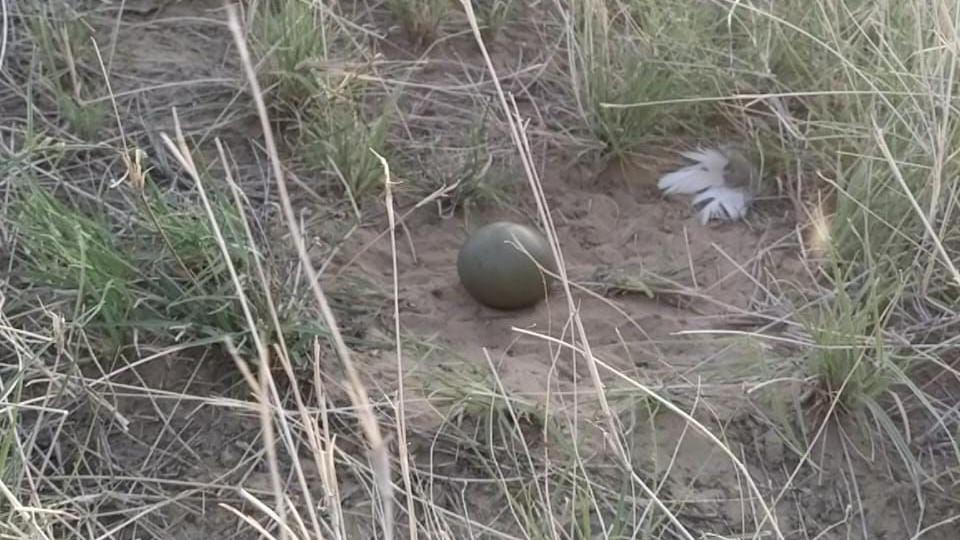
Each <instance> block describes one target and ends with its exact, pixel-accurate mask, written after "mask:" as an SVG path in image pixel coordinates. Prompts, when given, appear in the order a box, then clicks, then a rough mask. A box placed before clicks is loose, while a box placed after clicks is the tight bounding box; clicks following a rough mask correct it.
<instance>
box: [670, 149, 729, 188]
mask: <svg viewBox="0 0 960 540" xmlns="http://www.w3.org/2000/svg"><path fill="white" fill-rule="evenodd" d="M681 155H682V156H683V157H685V158H687V159H689V160H691V161H695V162H696V163H694V164H693V165H688V166H686V167H683V168H682V169H679V170H676V171H674V172H672V173H669V174H665V175H663V176H662V177H660V180H659V181H658V182H657V187H659V188H660V189H661V190H663V192H664V194H667V195H669V194H671V193H687V194H690V193H698V192H700V191H703V190H705V189H707V188H711V187H718V186H723V185H724V183H725V182H724V170H725V169H726V167H727V163H729V160H728V159H727V156H725V155H723V153H722V152H720V151H719V150H714V149H708V150H698V151H696V152H683V153H682V154H681Z"/></svg>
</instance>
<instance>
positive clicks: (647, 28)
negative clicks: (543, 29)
mask: <svg viewBox="0 0 960 540" xmlns="http://www.w3.org/2000/svg"><path fill="white" fill-rule="evenodd" d="M566 15H567V20H568V21H569V22H568V23H567V28H566V31H567V33H568V35H569V38H568V42H569V43H571V47H570V50H569V70H570V73H569V76H570V78H571V83H572V85H571V86H572V88H573V90H574V93H575V99H576V104H577V108H578V110H579V112H580V115H581V116H582V119H583V121H584V123H585V124H586V126H587V127H588V128H589V130H590V132H591V134H592V136H593V137H594V139H595V140H596V141H597V142H599V143H600V145H601V146H602V148H603V151H604V152H605V153H607V154H610V155H614V156H617V157H624V156H626V155H627V154H628V153H630V152H631V151H632V150H634V149H635V148H636V147H637V145H639V144H640V143H641V142H643V141H644V140H649V139H650V138H651V136H655V135H662V134H663V133H664V132H666V131H668V130H671V129H676V128H677V127H680V126H683V125H684V120H686V119H690V118H693V119H694V120H692V122H693V123H694V124H697V123H699V122H702V120H703V119H702V118H697V113H699V112H702V111H703V110H704V107H701V106H698V105H697V104H696V103H686V104H683V105H682V106H681V105H678V104H669V103H662V102H669V101H670V100H674V99H678V98H682V97H691V96H696V95H698V94H702V93H703V92H705V91H707V92H709V91H711V90H712V89H714V88H717V87H718V86H719V83H718V82H717V81H718V80H720V79H721V78H722V77H721V74H720V72H719V70H718V69H717V68H716V66H715V64H713V62H714V61H715V59H716V56H717V55H716V52H715V51H714V50H713V49H711V48H710V47H709V46H710V45H711V44H712V40H713V38H714V36H715V33H716V30H715V27H716V25H717V22H718V18H717V17H716V11H715V10H713V9H710V8H708V7H706V6H702V7H699V8H698V9H688V8H682V7H680V6H675V5H672V3H669V2H668V3H663V2H652V1H651V2H648V1H640V2H632V3H619V2H618V3H614V4H609V5H608V3H606V2H600V1H596V0H578V1H576V2H573V3H572V4H571V8H570V11H569V13H567V14H566Z"/></svg>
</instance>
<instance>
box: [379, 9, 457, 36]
mask: <svg viewBox="0 0 960 540" xmlns="http://www.w3.org/2000/svg"><path fill="white" fill-rule="evenodd" d="M387 7H388V8H389V9H390V12H391V13H392V14H393V16H394V17H396V19H397V20H398V21H399V22H400V25H401V26H402V27H403V30H404V31H405V32H406V33H407V36H408V37H409V38H410V40H411V41H413V43H414V44H415V45H417V46H424V45H428V44H430V43H432V42H433V41H434V40H435V39H436V38H437V35H438V33H439V30H440V24H441V23H442V22H443V21H444V19H445V18H446V16H447V11H448V10H449V9H450V2H449V1H448V0H387Z"/></svg>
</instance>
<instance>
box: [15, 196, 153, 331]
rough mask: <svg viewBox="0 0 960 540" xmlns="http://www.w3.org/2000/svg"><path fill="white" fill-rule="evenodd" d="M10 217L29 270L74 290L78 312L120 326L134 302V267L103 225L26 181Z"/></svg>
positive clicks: (109, 326)
mask: <svg viewBox="0 0 960 540" xmlns="http://www.w3.org/2000/svg"><path fill="white" fill-rule="evenodd" d="M11 214H12V216H13V220H14V222H15V223H16V224H17V226H18V228H19V232H20V237H21V239H22V243H21V248H22V249H23V251H24V254H25V256H26V260H27V264H28V270H29V271H30V273H32V274H34V275H35V276H37V277H38V278H40V279H41V280H42V281H44V282H46V283H49V284H50V285H51V286H53V287H57V288H59V289H62V290H69V291H73V292H74V294H76V296H77V299H78V304H77V307H78V308H79V309H81V310H83V311H86V310H89V312H87V313H84V314H81V313H77V316H79V317H82V318H85V319H100V320H102V321H103V322H104V324H105V325H106V326H107V327H108V328H115V327H117V326H120V325H122V324H123V323H124V322H125V321H126V319H127V317H128V315H129V314H130V312H131V310H132V309H133V306H134V302H135V301H136V294H135V282H136V280H137V278H138V274H139V271H138V267H137V265H136V262H135V261H133V260H132V259H131V258H130V257H129V255H128V254H127V253H125V252H124V250H123V249H122V248H121V247H120V246H119V245H118V244H117V242H116V239H115V238H114V236H113V234H112V233H111V231H110V229H109V227H108V226H107V224H105V223H103V222H100V221H97V220H95V219H93V218H91V217H89V216H87V215H86V214H84V213H81V212H80V211H78V210H77V209H75V208H73V207H71V206H68V205H66V204H64V203H62V202H61V201H59V200H58V199H56V198H54V197H53V196H51V195H50V194H49V193H47V192H46V191H45V190H43V189H41V188H39V187H37V186H35V185H33V184H28V185H27V186H26V187H25V188H24V189H22V190H21V192H20V193H18V194H17V198H16V200H15V202H14V206H13V211H12V213H11Z"/></svg>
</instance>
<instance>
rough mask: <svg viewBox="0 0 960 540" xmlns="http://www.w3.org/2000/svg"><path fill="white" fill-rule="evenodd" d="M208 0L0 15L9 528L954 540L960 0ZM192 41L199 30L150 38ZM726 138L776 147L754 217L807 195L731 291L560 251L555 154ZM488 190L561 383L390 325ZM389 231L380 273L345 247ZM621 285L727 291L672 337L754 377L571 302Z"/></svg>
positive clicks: (28, 532) (553, 374)
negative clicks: (533, 235)
mask: <svg viewBox="0 0 960 540" xmlns="http://www.w3.org/2000/svg"><path fill="white" fill-rule="evenodd" d="M188 4H189V3H175V4H171V5H170V6H165V7H162V8H159V10H158V11H156V12H153V11H147V12H144V13H141V12H139V11H136V10H135V9H134V8H131V10H130V11H129V12H126V13H123V14H121V13H120V11H119V10H118V9H115V8H114V7H111V8H109V9H108V8H104V9H91V8H90V6H88V5H86V4H85V3H83V2H66V3H63V4H62V5H61V4H59V3H58V4H57V7H56V8H54V7H51V6H52V5H51V6H48V5H47V4H46V3H45V2H41V1H39V0H19V1H17V2H9V1H8V2H3V3H2V6H3V11H2V12H0V15H2V22H3V25H2V32H0V36H2V39H3V41H2V43H0V45H2V47H0V66H2V70H0V117H2V118H4V119H5V121H4V122H0V196H2V200H3V205H2V209H0V263H2V268H3V271H2V272H0V306H2V309H0V338H2V342H3V345H2V346H0V501H2V503H0V536H2V537H4V538H24V539H25V538H98V539H106V538H171V537H183V536H185V535H188V534H193V535H204V536H207V537H210V538H256V537H266V538H287V539H293V538H298V539H306V538H336V539H344V538H394V537H402V538H407V537H409V538H556V539H573V538H651V539H652V538H658V539H660V538H663V539H666V538H687V539H693V538H703V537H724V538H733V537H743V538H760V537H776V538H831V537H834V536H837V537H839V536H853V537H864V538H879V537H882V533H883V528H884V527H888V526H890V527H892V526H896V527H897V530H898V531H901V532H903V533H904V534H905V535H906V536H905V537H912V538H918V539H919V538H951V537H952V536H951V532H950V531H953V530H955V527H956V523H957V520H958V519H960V516H958V514H957V512H956V502H957V500H958V498H960V487H958V486H960V480H958V479H960V444H958V442H957V440H956V434H957V430H958V426H960V417H958V414H960V413H958V410H957V405H956V404H957V401H958V399H960V371H958V367H960V364H958V361H960V354H958V350H957V340H956V335H957V331H958V329H960V314H958V312H957V310H956V307H955V306H956V303H957V299H958V290H960V273H958V270H957V266H958V261H960V232H958V231H960V221H958V216H957V211H958V209H957V206H958V204H960V196H958V194H960V182H958V181H957V178H960V167H958V165H957V163H958V162H957V157H956V155H955V151H954V147H955V146H956V145H957V144H958V142H960V129H958V126H960V124H958V121H957V118H958V108H957V98H956V95H955V94H956V91H955V88H954V86H955V79H956V67H957V65H958V61H960V60H958V58H957V55H956V54H957V53H956V48H955V47H954V46H953V44H954V43H956V42H957V41H958V40H960V31H958V30H957V24H956V21H958V20H960V8H958V7H957V6H956V5H954V4H953V3H950V2H946V1H940V0H934V1H921V0H910V1H905V2H900V3H893V2H889V3H876V2H867V1H857V0H822V1H817V2H812V3H811V2H805V1H802V0H787V1H783V2H777V3H770V2H760V1H756V2H736V1H733V0H729V1H728V0H715V1H712V2H699V1H695V0H671V1H668V2H654V1H653V0H613V1H598V0H572V1H569V2H564V1H559V0H557V1H555V2H547V3H541V4H537V5H535V6H528V5H523V4H522V3H518V2H511V1H497V2H490V3H485V2H470V1H467V0H462V1H461V2H460V5H454V4H450V3H444V2H434V1H433V0H426V1H419V0H396V1H390V2H386V3H374V2H369V3H366V2H356V3H351V5H350V6H347V5H346V4H347V3H342V2H341V3H334V2H325V1H319V2H306V1H303V2H301V1H294V0H291V1H289V2H275V1H266V0H263V1H252V2H247V3H244V4H243V6H242V9H240V10H238V9H237V8H235V7H222V6H220V5H218V4H216V3H215V2H201V3H200V4H203V6H201V7H197V6H190V5H188ZM158 5H159V4H158ZM158 14H162V15H158ZM396 29H399V30H400V31H399V32H397V31H394V30H396ZM930 29H934V30H935V31H930ZM170 39H175V40H183V42H184V43H185V44H187V45H189V46H191V47H195V49H194V50H203V51H205V52H206V53H208V55H207V56H203V57H200V60H198V61H196V63H190V62H187V61H186V60H184V59H176V60H171V61H165V60H164V59H163V58H162V57H161V55H160V54H157V55H155V56H154V57H150V51H148V50H145V49H144V50H141V49H137V48H136V45H137V44H138V42H140V41H142V42H144V43H147V44H151V43H153V44H158V45H157V46H160V45H159V44H163V43H169V40H170ZM211 58H214V59H217V60H216V62H212V61H211V60H210V59H211ZM148 59H149V61H148ZM224 66H226V67H224ZM219 69H223V71H222V72H218V71H217V70H219ZM207 71H210V72H212V73H213V74H210V73H207ZM223 73H228V74H230V76H229V77H223V76H221V75H223ZM208 75H210V76H208ZM168 77H169V78H177V79H178V80H179V79H181V78H182V79H183V80H184V81H185V82H183V83H182V85H181V84H179V83H178V85H168V84H167V83H170V82H171V80H170V79H167V78H168ZM210 85H213V87H212V88H211V87H210ZM198 103H202V104H203V106H202V107H201V106H193V105H196V104H198ZM210 111H213V112H212V113H211V112H210ZM725 139H736V140H738V141H740V142H742V143H743V145H744V146H745V147H748V148H749V149H750V150H751V152H752V154H753V156H754V157H755V158H756V159H757V161H758V162H759V163H760V164H761V166H762V169H763V175H762V176H763V178H764V180H765V182H766V183H765V185H764V190H765V196H766V197H765V200H766V201H769V202H770V204H769V205H768V206H766V207H764V208H761V211H760V212H758V217H757V218H756V219H755V220H754V221H753V222H752V223H751V224H750V226H752V227H755V228H761V229H762V228H763V227H764V225H765V223H766V222H767V221H770V219H768V216H769V215H770V214H773V213H775V212H778V211H780V209H781V208H785V207H788V211H787V212H788V213H789V215H790V216H791V217H792V219H794V221H795V226H794V227H793V228H792V229H791V231H790V233H789V235H788V236H787V237H785V238H783V239H779V240H773V241H768V242H766V243H765V244H764V245H763V246H762V247H761V248H758V252H757V255H756V256H755V257H754V258H753V259H751V260H748V261H737V260H734V258H733V257H732V256H730V255H729V254H727V253H725V252H724V251H723V248H722V247H720V246H715V247H716V251H717V253H716V254H713V255H716V256H717V257H718V258H719V259H721V260H724V261H727V262H730V263H731V264H732V267H733V268H734V270H733V275H735V276H737V277H741V278H743V279H746V280H749V281H750V282H751V283H753V284H755V286H756V287H755V291H756V294H755V297H754V298H753V299H752V300H751V302H750V303H749V305H748V306H747V307H744V306H741V305H732V304H731V303H727V302H726V301H724V300H723V299H722V297H721V295H719V294H716V293H717V291H715V290H711V289H710V288H706V287H702V286H701V285H700V284H699V283H698V281H697V274H696V272H695V271H694V270H695V267H697V266H698V264H699V263H698V261H695V260H694V257H693V256H692V255H691V256H690V260H689V271H688V269H683V270H680V269H675V270H671V271H669V272H659V271H652V270H642V271H637V272H636V273H630V272H625V271H620V270H619V269H612V270H611V271H608V272H607V271H604V272H600V271H598V272H594V273H593V274H592V275H583V276H581V275H572V274H571V273H568V265H567V264H564V261H565V258H566V253H565V251H564V249H563V248H564V245H565V242H564V239H563V238H561V233H560V232H558V231H559V230H560V227H559V226H558V225H557V223H558V222H557V221H556V220H558V219H561V217H560V214H559V213H558V212H557V211H556V209H555V208H552V207H551V204H552V201H553V200H554V197H553V196H554V193H552V192H551V190H554V189H558V188H557V186H556V185H554V184H553V183H551V181H549V180H547V179H545V178H544V177H543V176H542V175H543V174H544V172H545V163H547V162H548V161H552V162H556V163H557V164H558V165H557V167H558V168H566V167H568V166H570V165H571V163H588V164H591V165H594V164H596V163H599V162H605V161H606V160H608V159H610V158H624V159H628V158H632V159H638V158H640V159H643V158H644V157H651V155H650V154H651V153H652V152H653V151H652V150H651V148H657V147H663V146H675V141H677V140H682V141H685V142H695V143H696V142H705V141H717V140H725ZM521 200H522V202H519V201H521ZM495 207H499V208H501V209H502V210H501V211H503V212H515V213H517V214H520V213H521V212H523V211H524V210H523V209H524V208H526V209H528V210H529V209H531V208H532V209H533V210H534V211H535V213H536V214H535V215H536V218H537V219H536V221H537V222H538V224H539V225H540V226H541V228H542V229H543V230H544V232H545V233H546V235H547V237H548V240H549V243H550V245H551V248H552V250H553V253H554V256H555V258H556V259H557V260H558V261H560V263H561V264H560V265H559V270H558V273H557V276H555V277H556V278H557V281H558V282H559V291H560V294H559V295H554V297H553V298H552V299H551V302H553V303H555V304H557V307H556V309H559V310H561V311H562V310H566V311H562V312H568V313H570V316H569V318H567V319H566V320H565V321H564V323H563V325H562V326H560V327H557V326H550V325H549V324H548V325H546V326H541V327H538V328H536V329H534V330H531V329H529V328H520V327H519V326H517V327H514V328H513V333H514V334H515V336H516V337H517V339H521V338H524V339H528V340H531V341H533V342H538V343H542V344H543V345H544V346H545V347H547V348H548V349H549V350H550V351H552V358H551V359H550V361H549V362H547V364H549V365H551V366H552V369H551V371H550V380H549V381H548V382H547V385H546V388H547V390H546V393H545V394H542V393H525V391H523V390H521V389H518V388H515V387H512V386H511V382H512V381H510V380H505V379H504V372H503V369H502V365H501V361H502V359H500V358H496V357H495V356H494V355H493V354H492V353H491V351H489V350H480V349H479V347H477V346H476V345H475V344H454V343H451V342H450V341H448V340H445V337H446V336H444V333H443V328H442V325H443V324H444V322H443V321H437V325H438V330H439V335H438V336H436V337H434V338H430V337H424V336H417V335H411V334H410V333H409V332H408V331H407V330H406V327H405V325H404V322H403V321H404V317H405V316H406V314H405V310H406V309H407V305H408V304H407V302H408V301H409V299H408V298H406V297H405V296H404V284H405V283H404V282H405V279H406V276H405V274H404V272H403V271H402V269H401V266H400V264H399V262H398V260H399V256H400V253H401V252H402V251H403V250H404V248H403V243H404V241H405V240H404V238H405V237H409V236H410V235H409V232H408V229H407V228H408V227H411V226H413V225H412V223H413V222H414V220H413V218H414V217H416V216H418V215H423V214H430V213H431V212H436V214H438V215H439V218H438V219H450V218H457V219H461V218H462V219H464V220H469V219H471V218H470V216H471V215H482V213H483V212H485V211H489V210H490V209H491V208H495ZM764 212H767V213H766V214H765V213H764ZM563 219H566V218H563ZM745 226H746V225H745ZM371 228H372V229H374V230H382V231H383V232H382V233H380V234H376V235H371V238H373V240H372V241H371V243H370V244H367V245H358V241H357V240H356V239H355V238H354V235H355V234H357V231H359V230H367V229H371ZM684 235H686V232H684ZM384 238H388V239H389V240H388V241H389V246H390V254H391V260H390V269H389V270H390V271H389V272H387V273H386V274H384V275H389V282H384V283H383V284H380V283H377V282H376V278H375V277H371V276H367V275H364V274H363V273H362V272H361V270H360V269H359V267H358V266H357V265H354V262H355V261H356V260H357V259H358V258H359V257H361V256H362V255H363V253H364V252H366V250H367V249H368V248H369V246H370V245H372V243H373V242H377V241H380V240H381V239H384ZM681 241H683V242H686V243H688V244H689V240H688V239H687V238H686V236H684V238H683V240H678V243H679V242H681ZM780 249H784V250H790V251H791V256H792V257H794V259H795V260H797V261H798V268H799V270H798V271H797V272H794V273H792V274H789V275H779V274H778V273H777V272H776V270H775V269H774V268H773V267H772V266H768V265H767V262H768V261H769V260H771V256H770V253H771V252H773V251H774V250H780ZM411 251H413V250H411ZM342 252H349V253H350V255H349V256H344V254H343V253H342ZM344 260H346V262H344ZM595 291H599V293H598V292H595ZM627 295H643V296H644V297H647V298H649V299H650V301H652V302H656V303H658V305H661V304H669V305H677V306H681V307H683V308H684V309H687V308H688V307H689V306H690V305H692V304H693V303H694V302H696V303H697V304H698V305H706V306H710V307H711V308H712V309H717V310H719V312H720V313H722V317H720V316H718V317H717V318H716V319H715V320H716V321H718V322H717V327H716V328H712V329H711V328H708V329H699V330H696V331H690V332H687V333H685V335H683V334H681V335H676V336H666V337H662V338H658V339H650V342H651V343H653V346H654V347H655V348H658V351H659V353H658V354H659V355H660V356H659V358H660V360H661V361H662V362H666V359H668V357H669V355H670V354H672V352H671V351H675V350H676V349H675V347H688V349H686V350H687V351H697V350H703V351H707V350H711V351H714V350H717V349H718V348H720V347H726V348H728V349H729V350H736V351H742V352H739V353H737V354H740V355H741V356H742V365H737V366H733V365H731V366H726V367H725V368H724V369H728V371H727V372H724V373H719V374H718V373H714V372H711V371H710V363H711V360H712V358H704V359H703V360H702V362H700V363H698V364H697V369H693V370H689V371H687V372H684V373H682V374H678V375H677V376H676V377H674V378H671V379H670V380H654V379H652V378H647V377H645V376H644V372H643V370H628V369H625V368H623V366H624V364H623V363H622V362H621V360H623V359H621V358H612V357H611V356H610V350H611V349H609V348H603V347H599V346H597V338H596V336H593V335H591V331H590V330H588V329H589V328H592V326H590V324H589V323H590V322H591V321H585V320H584V318H583V315H582V312H581V311H580V309H579V307H580V305H581V302H587V301H594V302H600V303H602V304H603V305H605V306H608V307H609V308H610V309H612V310H613V311H615V312H617V313H619V314H620V315H621V316H622V317H623V319H624V320H626V321H628V322H629V323H630V325H631V326H632V327H635V328H637V329H638V330H639V331H641V332H642V331H643V328H642V325H641V324H640V323H638V322H637V320H636V319H634V318H633V317H632V314H631V313H628V312H627V311H626V310H625V309H624V308H623V307H622V306H621V304H620V303H619V301H620V299H621V298H623V297H624V296H627ZM608 296H610V297H612V298H607V297H608ZM414 300H416V299H414ZM560 305H562V306H560ZM551 309H554V308H553V307H551ZM690 309H693V308H690ZM734 318H736V319H737V321H736V322H739V323H742V324H740V325H738V326H734V324H733V323H734V321H733V319H734ZM620 339H621V340H622V336H620ZM702 339H709V340H710V342H711V343H710V344H711V346H713V347H714V348H713V349H707V348H702V349H697V348H696V347H698V346H699V345H698V344H701V343H703V341H698V340H702ZM458 347H459V348H458ZM468 347H469V348H476V349H477V351H474V350H469V351H468V350H467V348H468ZM671 347H674V348H671ZM624 351H625V353H624V354H625V355H629V354H630V350H629V347H627V346H626V344H624ZM664 351H666V352H664ZM477 352H479V355H477V354H475V353H477ZM467 356H473V357H481V358H483V359H484V362H480V363H479V364H478V363H476V362H473V363H471V362H469V361H467V360H465V357H467ZM566 362H573V364H572V365H573V366H580V369H582V370H583V371H577V368H576V367H573V368H568V367H566V364H565V363H566ZM384 366H386V367H384ZM735 367H736V368H737V370H735V369H734V368H735ZM571 374H572V375H571ZM584 374H585V377H584ZM568 379H569V380H568ZM730 403H737V404H738V405H737V407H741V408H740V409H738V410H737V412H736V414H728V413H727V412H726V411H724V408H725V407H727V406H728V405H729V404H730ZM743 407H753V409H752V410H749V411H746V412H745V411H743V410H742V408H743ZM666 420H669V421H666ZM664 426H679V428H678V431H677V432H676V433H666V432H665V430H666V427H664ZM769 439H772V441H771V440H769ZM691 448H692V450H691ZM771 448H776V449H779V450H778V451H779V452H781V453H782V455H781V456H780V457H779V458H777V459H774V458H771V457H770V456H769V453H770V451H771V450H770V449H771ZM689 452H693V455H694V456H695V457H694V458H693V460H691V458H690V457H689V456H688V455H687V454H688V453H689ZM664 456H666V459H665V460H664ZM691 463H694V464H695V465H696V466H692V465H691ZM718 471H720V472H718ZM681 478H682V479H683V480H681ZM710 482H713V484H710V485H712V486H713V487H712V488H711V487H705V486H707V485H708V484H709V483H710ZM835 490H836V491H838V492H839V493H838V492H835ZM888 492H889V493H894V494H895V495H896V496H897V498H896V504H898V505H899V507H898V510H897V512H899V513H900V515H899V516H891V515H890V514H893V513H895V512H891V511H890V508H885V507H882V506H875V505H879V504H881V503H883V504H888V503H889V501H890V500H891V499H887V498H884V495H887V494H889V493H888ZM840 504H845V505H847V510H846V511H844V512H841V513H840V514H835V513H830V512H829V511H827V510H820V509H821V508H822V507H825V506H830V507H832V506H834V505H840ZM731 508H732V510H731ZM731 516H736V517H735V518H732V517H731ZM838 516H839V517H838ZM828 518H829V519H833V521H832V522H830V521H829V519H828ZM885 520H886V521H885Z"/></svg>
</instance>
